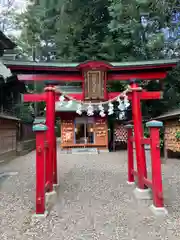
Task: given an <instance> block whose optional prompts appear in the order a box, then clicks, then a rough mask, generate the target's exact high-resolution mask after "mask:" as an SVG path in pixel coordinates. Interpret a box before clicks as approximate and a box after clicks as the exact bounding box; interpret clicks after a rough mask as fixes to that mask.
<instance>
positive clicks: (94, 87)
mask: <svg viewBox="0 0 180 240" xmlns="http://www.w3.org/2000/svg"><path fill="white" fill-rule="evenodd" d="M84 77H85V84H84V88H85V89H84V90H85V99H86V100H98V99H104V83H105V82H104V81H105V72H104V71H95V70H92V71H88V72H85V73H84Z"/></svg>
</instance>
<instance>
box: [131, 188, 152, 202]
mask: <svg viewBox="0 0 180 240" xmlns="http://www.w3.org/2000/svg"><path fill="white" fill-rule="evenodd" d="M134 196H135V198H136V199H144V200H149V199H152V196H151V189H149V188H147V189H140V188H135V189H134Z"/></svg>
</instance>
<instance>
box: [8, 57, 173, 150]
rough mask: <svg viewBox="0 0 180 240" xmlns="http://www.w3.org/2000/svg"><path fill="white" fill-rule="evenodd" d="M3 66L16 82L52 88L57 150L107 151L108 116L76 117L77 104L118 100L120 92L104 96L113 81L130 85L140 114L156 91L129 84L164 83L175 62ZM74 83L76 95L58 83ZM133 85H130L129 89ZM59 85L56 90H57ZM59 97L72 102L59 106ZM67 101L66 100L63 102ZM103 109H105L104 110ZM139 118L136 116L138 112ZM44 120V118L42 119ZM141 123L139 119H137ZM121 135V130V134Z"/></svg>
mask: <svg viewBox="0 0 180 240" xmlns="http://www.w3.org/2000/svg"><path fill="white" fill-rule="evenodd" d="M5 64H6V65H7V66H8V67H9V68H10V69H11V71H13V72H14V73H15V74H17V76H18V79H19V81H24V82H26V81H29V82H30V81H38V82H39V81H44V82H45V81H46V83H47V84H48V85H51V86H56V91H55V101H56V103H55V111H56V116H59V117H60V119H61V148H63V149H72V148H82V147H83V148H84V147H87V148H90V147H92V148H97V149H102V150H107V149H108V138H109V134H108V114H107V111H106V110H107V109H105V113H106V115H105V116H104V117H101V116H100V115H99V110H98V109H97V108H95V110H94V115H93V116H90V117H89V116H87V112H86V111H85V109H82V110H83V111H82V115H78V114H77V113H76V111H77V108H78V103H77V102H76V101H82V102H83V103H88V102H91V103H92V104H93V103H96V105H97V104H98V103H100V102H105V101H111V100H112V99H114V98H116V97H118V96H119V94H120V92H108V89H107V84H108V83H109V82H113V81H127V83H128V84H130V86H131V84H132V87H134V89H133V91H135V92H136V93H137V95H135V94H132V93H133V91H129V92H128V93H127V96H128V99H129V100H130V101H131V102H132V109H133V112H137V111H140V101H141V100H143V101H144V100H148V99H160V98H162V94H161V92H160V91H153V92H147V91H145V90H143V89H141V90H140V89H139V88H138V85H137V84H136V83H135V82H133V83H131V82H130V80H132V79H138V80H144V81H147V80H161V79H164V78H165V77H166V75H167V73H168V71H170V70H171V69H172V68H173V67H175V66H176V65H177V60H167V61H166V60H158V61H146V62H132V63H131V62H127V63H107V62H102V61H87V62H84V63H56V62H50V63H44V62H43V63H35V62H17V61H13V62H10V61H7V62H5ZM67 82H71V83H72V82H74V83H75V82H76V83H79V86H80V87H79V88H76V91H74V90H72V89H71V91H70V90H67V89H66V90H63V87H61V86H62V83H67ZM133 84H134V85H133ZM58 85H59V86H58ZM45 94H46V93H42V94H34V95H33V96H30V94H29V95H27V94H26V95H25V96H24V101H46V100H45ZM62 94H65V95H67V96H69V97H70V98H71V99H74V100H76V101H72V103H71V106H69V107H67V104H68V102H67V101H64V102H63V103H61V104H59V98H60V96H61V95H62ZM66 100H67V99H66ZM105 108H106V107H105ZM138 115H139V116H140V115H141V114H140V112H138ZM46 117H47V116H46ZM139 120H141V119H139ZM124 131H125V130H124ZM122 134H123V136H125V137H124V139H123V138H122V139H123V141H126V137H127V135H126V133H124V132H123V133H122Z"/></svg>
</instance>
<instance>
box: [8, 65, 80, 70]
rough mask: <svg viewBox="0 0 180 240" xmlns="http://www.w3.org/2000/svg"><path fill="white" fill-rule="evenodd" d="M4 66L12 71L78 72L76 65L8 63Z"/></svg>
mask: <svg viewBox="0 0 180 240" xmlns="http://www.w3.org/2000/svg"><path fill="white" fill-rule="evenodd" d="M6 66H7V67H8V68H9V69H10V70H12V71H13V70H14V71H21V70H22V71H43V72H74V71H76V72H79V70H78V69H76V67H47V66H28V65H19V66H18V65H9V64H6Z"/></svg>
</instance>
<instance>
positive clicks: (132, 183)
mask: <svg viewBox="0 0 180 240" xmlns="http://www.w3.org/2000/svg"><path fill="white" fill-rule="evenodd" d="M127 184H128V185H134V184H135V182H129V181H127Z"/></svg>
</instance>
